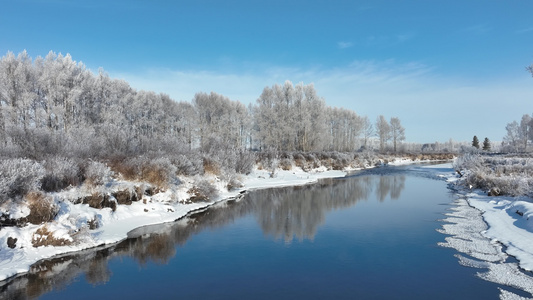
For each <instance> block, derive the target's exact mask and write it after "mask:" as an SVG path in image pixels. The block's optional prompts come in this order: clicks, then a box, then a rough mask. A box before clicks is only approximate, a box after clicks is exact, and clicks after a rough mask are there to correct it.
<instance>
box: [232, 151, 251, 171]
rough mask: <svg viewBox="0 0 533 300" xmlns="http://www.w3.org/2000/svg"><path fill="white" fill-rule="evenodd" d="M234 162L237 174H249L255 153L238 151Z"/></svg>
mask: <svg viewBox="0 0 533 300" xmlns="http://www.w3.org/2000/svg"><path fill="white" fill-rule="evenodd" d="M238 156H239V157H238V159H237V161H236V163H235V172H237V173H239V174H250V172H252V169H253V168H254V163H255V155H254V153H253V152H249V151H240V152H239V154H238Z"/></svg>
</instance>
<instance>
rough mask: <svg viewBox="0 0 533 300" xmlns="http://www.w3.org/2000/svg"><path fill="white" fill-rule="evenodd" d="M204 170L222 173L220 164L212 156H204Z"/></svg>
mask: <svg viewBox="0 0 533 300" xmlns="http://www.w3.org/2000/svg"><path fill="white" fill-rule="evenodd" d="M204 172H205V173H209V174H213V175H220V164H219V163H218V162H217V161H216V160H214V159H212V158H210V157H204Z"/></svg>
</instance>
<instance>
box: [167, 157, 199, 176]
mask: <svg viewBox="0 0 533 300" xmlns="http://www.w3.org/2000/svg"><path fill="white" fill-rule="evenodd" d="M172 163H173V164H174V166H176V174H178V175H188V176H192V175H197V174H200V172H201V170H202V169H203V160H202V159H201V158H199V157H197V156H196V155H191V157H187V156H185V155H183V154H180V155H178V156H177V157H175V158H173V159H172Z"/></svg>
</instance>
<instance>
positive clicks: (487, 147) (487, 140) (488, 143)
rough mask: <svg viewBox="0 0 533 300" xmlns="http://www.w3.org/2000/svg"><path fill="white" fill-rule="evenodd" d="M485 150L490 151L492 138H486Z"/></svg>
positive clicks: (484, 142)
mask: <svg viewBox="0 0 533 300" xmlns="http://www.w3.org/2000/svg"><path fill="white" fill-rule="evenodd" d="M483 150H484V151H490V140H489V138H485V140H484V141H483Z"/></svg>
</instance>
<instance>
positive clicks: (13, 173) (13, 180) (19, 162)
mask: <svg viewBox="0 0 533 300" xmlns="http://www.w3.org/2000/svg"><path fill="white" fill-rule="evenodd" d="M44 174H45V169H44V168H43V166H42V165H41V164H39V163H38V162H36V161H33V160H29V159H22V158H16V159H5V160H0V204H1V203H4V202H6V201H7V200H8V199H10V198H11V199H13V198H17V197H22V196H24V195H25V194H27V193H28V192H29V191H33V190H38V189H39V186H40V183H41V180H42V178H43V177H44ZM19 199H20V198H19Z"/></svg>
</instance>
